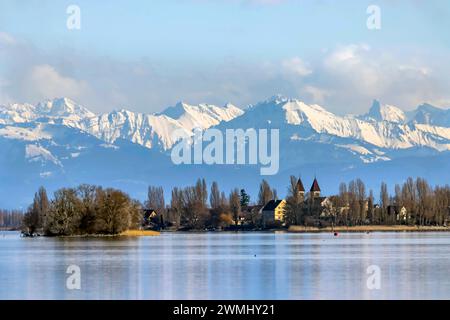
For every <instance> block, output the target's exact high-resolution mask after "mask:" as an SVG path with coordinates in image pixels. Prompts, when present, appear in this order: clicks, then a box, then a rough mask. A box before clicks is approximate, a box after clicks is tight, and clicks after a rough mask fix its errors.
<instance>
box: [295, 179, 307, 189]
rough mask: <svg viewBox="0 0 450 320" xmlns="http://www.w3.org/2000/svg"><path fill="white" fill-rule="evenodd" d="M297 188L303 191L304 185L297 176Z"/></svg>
mask: <svg viewBox="0 0 450 320" xmlns="http://www.w3.org/2000/svg"><path fill="white" fill-rule="evenodd" d="M297 190H298V191H303V192H305V187H304V186H303V182H302V179H300V178H298V181H297Z"/></svg>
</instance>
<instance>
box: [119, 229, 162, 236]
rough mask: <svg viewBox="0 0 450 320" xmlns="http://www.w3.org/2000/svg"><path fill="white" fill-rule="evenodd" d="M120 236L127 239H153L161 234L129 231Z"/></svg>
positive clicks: (148, 231)
mask: <svg viewBox="0 0 450 320" xmlns="http://www.w3.org/2000/svg"><path fill="white" fill-rule="evenodd" d="M120 235H121V236H126V237H153V236H159V235H160V233H159V232H158V231H152V230H127V231H124V232H122V233H121V234H120Z"/></svg>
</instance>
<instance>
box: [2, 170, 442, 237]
mask: <svg viewBox="0 0 450 320" xmlns="http://www.w3.org/2000/svg"><path fill="white" fill-rule="evenodd" d="M298 181H299V179H298V178H296V177H294V176H292V177H291V179H290V185H289V187H288V192H287V196H286V198H285V207H284V218H283V220H282V221H273V222H272V223H269V224H268V223H266V222H265V221H264V215H263V214H262V208H263V207H264V205H265V204H267V203H268V202H269V201H270V200H274V199H278V195H277V191H276V190H275V189H273V188H271V186H270V185H269V183H268V182H267V181H265V180H263V181H262V182H261V184H260V187H259V193H258V198H257V200H256V201H254V202H252V201H251V199H250V196H249V195H248V194H247V192H246V191H245V190H244V189H239V188H236V189H233V190H231V192H230V193H229V194H228V195H226V194H225V192H223V191H220V189H219V185H218V183H217V182H213V183H212V184H211V186H210V188H209V192H208V187H207V183H206V181H205V180H204V179H199V180H198V181H197V183H196V184H195V185H193V186H188V187H185V188H177V187H175V188H173V189H172V191H171V198H170V204H169V205H166V203H165V199H166V198H165V194H164V190H163V188H162V187H157V186H150V187H149V188H148V197H147V200H146V201H145V202H144V203H143V204H142V203H140V202H139V201H137V200H134V199H131V198H130V197H129V196H128V195H127V194H126V193H124V192H122V191H120V190H116V189H103V188H102V187H98V186H91V185H81V186H79V187H77V188H63V189H60V190H57V191H56V192H55V193H54V196H53V198H52V199H49V198H48V196H47V192H46V190H45V189H44V188H43V187H41V188H40V189H39V190H38V192H37V193H36V194H35V197H34V201H33V204H32V205H31V206H30V207H29V208H28V210H27V212H26V213H25V214H24V215H23V221H22V230H23V233H24V234H26V235H35V234H42V235H47V236H70V235H119V234H126V235H144V233H145V232H144V233H143V232H142V231H141V230H150V229H152V230H161V229H164V230H172V231H177V230H182V231H187V230H197V231H200V230H202V231H204V230H210V231H213V230H263V229H285V230H290V231H294V232H295V231H297V232H304V231H311V232H314V231H320V230H329V229H330V228H331V229H336V230H341V231H351V230H353V231H361V232H364V231H383V230H392V231H396V230H409V231H413V230H416V229H417V228H415V227H414V226H420V227H424V226H427V227H440V228H438V229H439V230H446V226H447V223H448V222H449V220H450V219H449V218H450V187H449V186H448V185H447V186H444V187H442V186H435V187H431V186H430V185H429V184H428V183H427V182H426V180H425V179H422V178H417V179H415V180H414V179H412V178H409V179H407V180H406V182H405V183H404V184H403V185H396V186H395V188H394V190H395V192H394V194H393V195H390V194H389V192H388V187H387V185H386V184H385V183H382V184H381V188H380V194H379V199H380V200H379V201H378V203H375V199H374V193H373V191H372V190H369V191H368V192H367V191H366V187H365V184H364V182H363V181H362V180H360V179H357V180H354V181H351V182H350V183H348V184H346V183H342V184H341V185H340V187H339V194H337V195H332V196H328V197H320V196H317V195H315V194H313V192H309V193H308V192H307V193H305V192H304V189H303V186H302V184H300V185H301V187H300V186H299V183H298ZM300 188H302V190H303V192H302V190H300ZM4 216H5V215H3V217H4ZM0 217H2V216H0ZM368 226H370V227H368ZM376 226H378V227H376ZM383 226H384V227H383ZM388 226H390V227H388ZM394 226H402V227H394ZM327 228H328V229H327ZM130 230H135V231H130ZM421 230H426V228H422V229H421ZM430 230H437V229H436V228H431V229H430Z"/></svg>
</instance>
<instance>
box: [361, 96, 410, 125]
mask: <svg viewBox="0 0 450 320" xmlns="http://www.w3.org/2000/svg"><path fill="white" fill-rule="evenodd" d="M361 118H362V119H364V120H375V121H388V122H394V123H404V122H405V120H406V115H405V113H404V112H403V111H402V110H400V109H399V108H397V107H394V106H391V105H388V104H384V105H382V104H381V103H380V102H379V101H377V100H374V101H373V104H372V107H371V108H370V110H369V112H368V113H367V114H365V115H364V116H362V117H361Z"/></svg>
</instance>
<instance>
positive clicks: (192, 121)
mask: <svg viewBox="0 0 450 320" xmlns="http://www.w3.org/2000/svg"><path fill="white" fill-rule="evenodd" d="M243 113H244V111H242V110H241V109H239V108H238V107H236V106H234V105H232V104H227V105H225V106H223V107H217V106H215V105H210V104H199V105H197V106H193V105H189V104H187V103H184V102H179V103H177V104H176V105H175V106H173V107H169V108H167V109H166V110H165V111H163V112H162V113H161V114H162V115H166V116H168V117H170V118H172V119H175V120H177V121H178V122H179V123H180V124H181V126H182V127H183V128H185V129H186V130H189V131H192V130H193V129H194V128H200V129H207V128H210V127H212V126H215V125H218V124H219V123H220V122H222V121H230V120H232V119H234V118H236V117H239V116H240V115H242V114H243Z"/></svg>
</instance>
